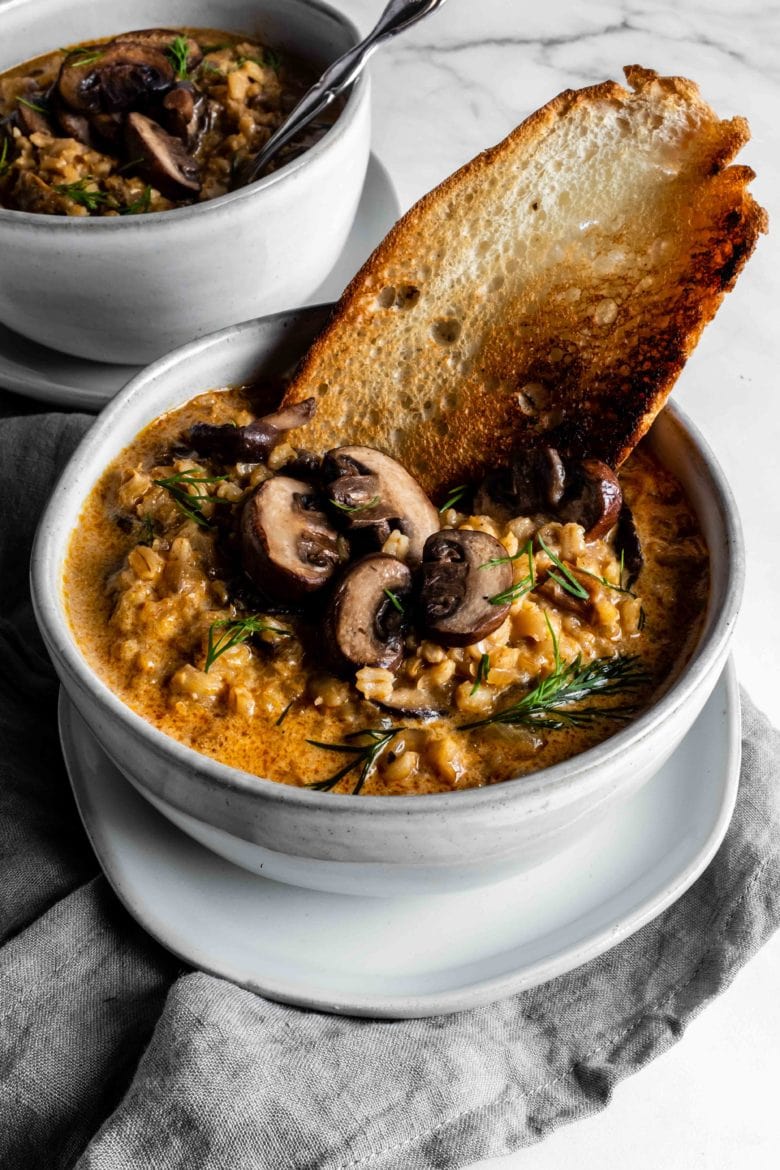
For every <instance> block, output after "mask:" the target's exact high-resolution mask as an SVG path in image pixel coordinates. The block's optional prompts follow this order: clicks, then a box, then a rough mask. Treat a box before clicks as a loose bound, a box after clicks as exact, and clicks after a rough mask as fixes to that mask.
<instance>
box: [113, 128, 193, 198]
mask: <svg viewBox="0 0 780 1170" xmlns="http://www.w3.org/2000/svg"><path fill="white" fill-rule="evenodd" d="M125 148H126V150H127V153H128V158H129V159H130V160H131V161H133V162H134V163H135V166H134V168H133V169H134V170H135V171H137V172H138V174H139V175H142V176H143V177H144V178H146V179H147V181H148V182H150V183H151V184H152V186H153V187H156V188H157V190H158V191H159V192H160V193H161V194H162V195H165V196H166V198H168V199H194V198H195V196H196V195H197V194H198V193H199V192H200V167H199V166H198V164H197V162H196V161H195V159H194V158H193V157H192V155H190V154H188V153H187V151H186V150H185V149H184V147H183V146H182V144H181V142H180V141H179V139H178V138H174V137H173V135H172V134H168V133H167V132H166V131H165V130H163V128H162V126H158V124H157V123H156V122H153V121H152V119H151V118H147V117H146V115H145V114H139V113H138V112H137V111H134V112H133V113H132V114H128V116H127V123H126V125H125Z"/></svg>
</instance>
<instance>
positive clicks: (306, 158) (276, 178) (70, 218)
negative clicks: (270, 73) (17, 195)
mask: <svg viewBox="0 0 780 1170" xmlns="http://www.w3.org/2000/svg"><path fill="white" fill-rule="evenodd" d="M30 3H32V0H10V3H8V4H7V7H5V6H0V28H2V18H3V13H4V7H5V12H10V11H11V10H12V9H14V8H22V7H23V6H24V5H25V4H30ZM296 3H298V4H300V6H301V7H303V8H314V9H317V10H318V11H320V12H321V13H322V14H323V15H325V16H327V17H329V18H330V19H332V20H334V21H335V22H336V23H337V24H340V25H341V26H342V27H343V28H345V29H346V30H347V32H348V33H349V34H350V36H351V37H352V38H353V42H354V44H357V42H358V41H359V40H360V39H361V33H360V30H359V28H358V26H357V25H356V24H355V22H354V21H353V20H351V19H350V18H349V17H348V16H347V15H346V14H345V13H343V12H341V11H339V10H338V9H336V8H334V7H332V5H330V4H328V3H327V2H326V0H296ZM19 64H24V62H23V61H20V62H19ZM9 68H11V69H14V68H16V66H13V65H11V66H9ZM4 72H5V70H0V73H4ZM369 92H370V87H369V76H368V74H367V73H366V71H365V70H364V71H363V72H362V73H361V74H360V76H359V77H358V78H356V80H355V81H353V82H352V84H351V86H350V87H349V90H348V93H347V99H346V101H345V103H344V108H343V109H342V111H341V113H340V114H339V116H338V117H337V118H336V121H335V122H334V123H333V125H332V126H331V127H330V129H329V130H328V131H327V132H326V133H325V134H323V136H322V138H320V139H318V140H317V142H315V143H314V145H313V146H310V147H309V148H308V149H307V150H304V151H303V153H302V154H299V155H298V156H297V157H296V158H294V159H291V160H290V162H288V163H285V165H284V166H283V167H280V168H279V170H278V171H273V172H272V173H271V174H270V175H266V176H265V177H264V178H262V179H256V180H255V181H254V182H253V183H250V184H249V185H248V186H246V187H239V188H238V189H237V190H235V191H226V192H225V194H224V195H218V196H217V197H216V198H215V199H206V200H204V201H203V202H202V203H191V204H188V205H187V206H186V207H171V208H168V209H167V210H165V211H148V212H145V213H144V214H143V215H115V216H114V215H109V216H91V215H50V214H48V213H47V212H38V211H17V210H15V209H14V208H9V207H0V226H5V225H9V226H10V227H11V228H13V226H14V224H16V225H18V227H19V228H23V227H27V228H33V229H36V230H39V231H40V230H44V229H50V230H52V231H69V232H79V231H82V232H83V231H90V232H117V231H129V230H135V231H138V230H139V229H141V228H142V227H143V225H144V224H148V223H150V222H151V223H154V224H159V223H160V222H162V219H161V217H165V220H166V221H167V220H168V219H169V217H170V216H171V215H175V216H176V220H177V222H179V223H181V222H183V221H184V220H185V219H192V218H193V217H194V216H202V215H205V214H207V213H208V212H211V213H212V214H214V213H218V212H219V211H220V210H222V209H223V208H225V207H229V206H232V204H234V203H242V202H245V201H246V200H247V199H251V198H253V197H255V196H257V195H258V194H259V193H260V192H263V191H267V190H268V189H269V188H270V187H275V186H277V185H278V184H279V183H280V182H284V181H286V180H288V179H290V178H291V177H292V176H293V175H295V174H296V173H297V172H299V171H301V170H302V169H303V168H304V167H306V166H308V165H309V164H311V163H312V162H316V161H317V159H319V158H320V157H321V156H322V155H323V154H324V153H325V152H326V151H329V150H330V149H331V148H332V147H333V146H335V145H336V143H337V142H339V141H340V140H341V139H342V138H343V137H344V135H345V134H346V133H347V132H348V130H349V128H350V127H351V125H352V123H353V122H354V121H355V119H356V117H357V115H358V112H359V110H360V108H361V107H362V106H363V104H364V102H365V101H367V100H368V94H369Z"/></svg>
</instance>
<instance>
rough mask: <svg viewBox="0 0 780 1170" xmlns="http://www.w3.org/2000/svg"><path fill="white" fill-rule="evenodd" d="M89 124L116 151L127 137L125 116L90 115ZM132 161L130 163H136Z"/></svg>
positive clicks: (134, 160)
mask: <svg viewBox="0 0 780 1170" xmlns="http://www.w3.org/2000/svg"><path fill="white" fill-rule="evenodd" d="M89 124H90V126H91V127H92V129H93V130H94V131H95V133H96V134H97V135H98V136H99V137H100V138H103V139H105V141H106V142H107V143H109V144H110V145H111V146H112V147H114V148H115V149H119V148H120V147H121V144H122V140H123V138H124V136H125V116H124V114H90V117H89ZM136 161H137V160H136V159H130V162H131V163H132V162H136Z"/></svg>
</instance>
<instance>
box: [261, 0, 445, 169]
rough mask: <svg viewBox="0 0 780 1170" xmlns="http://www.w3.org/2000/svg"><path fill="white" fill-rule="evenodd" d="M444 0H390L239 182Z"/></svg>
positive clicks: (262, 164) (268, 142)
mask: <svg viewBox="0 0 780 1170" xmlns="http://www.w3.org/2000/svg"><path fill="white" fill-rule="evenodd" d="M444 2H445V0H390V3H389V4H388V5H387V7H386V8H385V10H384V12H383V13H382V15H381V16H380V18H379V20H378V21H377V23H376V25H375V26H374V27H373V28H372V30H371V32H370V33H369V34H368V36H367V37H365V38H364V39H363V40H362V41H360V42H359V43H358V44H357V45H355V46H354V48H352V49H350V50H349V51H348V52H346V53H345V54H344V55H343V57H339V58H338V60H337V61H334V62H333V64H332V65H329V66H328V68H327V69H326V70H325V72H324V73H323V75H322V77H321V78H320V79H319V81H317V82H315V83H314V85H313V86H312V87H311V89H310V90H307V92H306V93H305V94H304V95H303V97H302V98H301V100H300V101H299V102H298V104H297V106H296V107H295V109H294V110H293V111H292V113H291V114H290V116H289V118H288V119H287V121H286V122H283V123H282V125H281V126H280V127H279V129H278V130H277V131H276V132H275V133H274V134H272V135H271V137H270V138H269V139H268V141H267V142H266V144H265V146H264V147H263V149H262V150H261V151H259V153H258V154H256V155H255V156H254V158H251V159H248V160H247V161H246V162H245V163H244V164H243V166H242V167H241V168H240V170H239V184H238V185H239V186H245V185H246V184H247V183H251V182H253V180H254V179H256V178H258V177H259V175H260V172H261V171H262V170H263V169H264V168H265V167H267V166H268V164H269V162H270V161H271V159H272V158H273V157H274V156H275V155H276V154H277V153H278V151H280V150H281V149H282V147H283V146H286V145H287V143H288V142H289V141H290V139H291V138H294V137H295V135H296V134H297V133H298V132H299V131H300V130H301V129H302V128H303V127H304V126H305V125H306V124H307V123H308V122H310V121H311V120H312V118H314V117H315V115H316V114H318V113H319V112H320V110H324V109H325V107H326V106H329V105H330V103H331V102H332V101H334V99H335V98H337V97H338V96H339V94H340V93H342V92H343V91H344V90H345V89H346V88H347V86H348V85H351V84H352V82H353V81H354V80H355V78H356V77H357V76H358V75H359V74H360V73H361V72H362V71H363V68H364V66H365V64H366V62H367V61H368V59H369V57H370V56H371V55H372V54H373V53H375V52H376V50H377V49H378V48H379V46H380V45H381V44H382V43H383V42H384V41H386V40H388V39H389V38H390V37H394V36H395V35H396V34H397V33H399V32H403V30H404V29H407V28H410V27H411V26H412V25H413V24H416V23H417V21H418V20H422V18H423V17H424V16H428V15H430V13H431V12H435V11H436V9H437V8H440V7H441V5H442V4H444Z"/></svg>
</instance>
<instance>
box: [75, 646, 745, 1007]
mask: <svg viewBox="0 0 780 1170" xmlns="http://www.w3.org/2000/svg"><path fill="white" fill-rule="evenodd" d="M60 738H61V741H62V748H63V753H64V756H65V763H66V766H67V768H68V772H69V774H70V778H71V783H72V785H73V791H74V793H75V796H76V802H77V804H78V808H79V812H80V814H81V818H82V820H83V822H84V825H85V828H86V830H87V833H88V834H89V837H90V840H91V842H92V845H93V847H94V849H95V852H96V854H97V857H98V860H99V861H100V864H101V865H102V867H103V869H104V870H105V873H106V875H107V877H108V880H109V881H110V883H111V885H112V886H113V888H114V890H115V891H116V893H117V895H118V896H119V898H120V900H121V901H122V902H123V903H124V905H125V906H126V907H127V909H128V910H129V911H130V913H131V914H132V915H133V916H134V917H135V918H136V919H137V920H138V921H139V922H140V923H141V925H142V926H143V927H145V929H146V930H147V931H148V932H149V933H150V934H151V935H152V936H153V937H154V938H156V939H157V940H158V941H159V942H161V943H162V944H163V946H165V947H167V948H168V949H169V950H171V951H173V952H174V953H175V954H177V955H179V956H180V957H181V958H183V959H185V960H186V961H187V962H188V963H191V964H192V965H193V966H195V967H199V968H201V969H202V970H204V971H209V972H211V973H212V974H215V975H220V976H223V977H224V978H226V979H230V980H232V981H233V982H235V983H238V984H241V985H242V986H243V987H247V988H249V989H250V990H252V991H255V992H258V993H260V994H262V995H265V996H267V997H268V998H270V999H276V1000H281V1001H284V1002H287V1003H293V1004H298V1005H300V1006H303V1007H309V1008H317V1009H320V1010H323V1011H329V1012H339V1013H344V1014H352V1015H370V1016H385V1017H394V1016H395V1017H399V1016H429V1015H437V1014H439V1013H442V1012H453V1011H460V1010H463V1009H467V1008H472V1007H476V1006H478V1005H479V1004H483V1003H489V1002H491V1001H492V1000H496V999H501V998H503V997H504V996H507V995H511V994H513V993H515V992H518V991H522V990H524V989H525V988H528V987H533V986H535V985H536V984H538V983H543V982H545V981H546V980H548V979H551V978H553V977H554V976H556V975H560V974H563V973H564V972H566V971H570V970H571V969H572V968H574V967H578V966H580V964H582V963H584V962H586V961H587V960H589V959H592V958H594V957H595V956H597V955H599V954H601V953H602V952H603V951H605V950H608V949H609V948H610V947H612V946H614V945H615V944H616V943H618V942H620V941H621V940H622V939H624V938H626V937H627V936H628V935H629V934H632V933H633V932H634V931H635V930H638V929H639V927H640V926H643V925H644V924H645V923H646V922H648V921H649V920H650V919H651V918H653V917H655V915H657V914H660V912H661V911H662V910H664V909H665V908H666V907H667V906H669V905H670V904H671V903H672V902H673V901H675V899H677V898H678V897H679V896H680V895H681V894H682V893H683V892H684V891H685V890H686V889H687V888H688V886H690V885H691V883H692V882H693V881H694V880H695V879H696V878H697V877H698V875H699V874H700V873H701V872H702V870H703V869H704V867H705V866H706V865H707V863H708V862H709V861H710V860H711V858H712V857H713V855H714V854H715V851H716V850H717V848H718V846H719V844H720V842H721V840H722V839H723V836H724V834H725V832H726V828H727V826H728V823H729V819H730V817H731V813H732V811H733V807H734V801H735V799H736V795H737V786H738V781H739V763H740V711H739V691H738V688H737V683H736V676H735V671H734V666H733V663H732V662H729V664H728V665H727V667H726V669H725V670H724V673H723V675H722V676H721V678H720V680H719V682H718V684H717V686H716V688H715V691H714V693H713V695H712V697H711V698H710V700H709V702H708V703H707V705H706V707H705V708H704V710H703V711H702V713H701V715H700V716H699V718H698V720H697V721H696V723H695V724H694V726H693V728H692V729H691V731H690V732H689V734H688V736H687V737H686V739H685V740H684V742H683V743H682V744H681V746H680V747H679V748H678V749H677V751H676V752H675V753H674V755H673V756H672V758H671V759H670V760H669V762H668V763H667V764H666V765H665V766H664V768H663V769H662V770H661V771H660V772H659V773H658V775H657V776H656V777H655V778H654V779H653V780H651V781H650V783H649V784H647V785H646V787H645V788H644V789H642V790H641V791H640V792H639V793H638V794H637V795H636V796H634V797H633V798H632V799H631V800H630V801H629V802H628V803H626V804H625V805H624V806H623V807H622V808H620V809H618V810H616V811H615V812H614V813H613V814H611V815H610V816H609V818H608V819H607V818H605V820H604V822H603V823H602V824H601V825H600V826H599V828H598V829H597V830H595V831H594V832H592V833H591V834H590V835H589V836H588V837H587V838H586V839H585V840H583V841H581V842H579V843H578V844H577V845H576V846H575V847H573V848H571V849H569V850H568V851H566V852H565V853H564V854H562V855H560V856H559V857H557V858H556V859H555V860H554V861H552V862H548V863H546V864H544V865H543V866H540V867H538V868H537V869H534V870H531V871H530V872H527V873H525V874H523V875H521V876H519V877H517V878H511V879H510V880H508V881H505V882H501V883H500V884H498V885H495V886H490V887H487V888H484V889H481V890H476V891H469V892H468V893H461V894H450V895H445V896H442V895H439V896H431V897H419V898H417V897H414V898H393V899H389V898H388V899H384V898H358V897H350V896H348V895H338V894H322V893H315V892H313V891H311V890H303V889H299V888H297V887H294V886H287V885H281V884H279V883H276V882H272V881H269V880H268V879H266V878H261V877H257V876H255V875H254V874H251V873H248V872H247V871H245V870H242V869H238V868H236V867H235V866H233V865H231V864H230V863H229V862H227V861H224V860H222V859H221V858H219V857H217V856H216V855H215V854H213V853H211V852H210V851H208V850H206V849H204V848H203V847H202V846H201V845H198V844H196V843H195V842H194V841H193V840H192V839H191V838H190V837H187V836H185V835H184V833H182V832H180V831H179V830H178V829H176V828H174V826H173V825H172V824H171V823H170V822H169V821H168V820H166V819H165V817H163V816H161V815H160V814H159V813H158V812H156V811H155V810H154V809H153V808H152V806H151V805H150V804H149V803H148V802H147V801H146V800H144V799H143V797H141V796H140V795H139V794H138V793H137V792H136V791H135V789H133V788H132V787H131V785H130V784H129V783H128V782H127V781H126V780H125V779H124V778H123V777H122V775H121V773H120V772H118V771H117V770H116V768H115V767H114V766H113V764H111V763H110V761H109V760H108V759H107V757H106V756H105V755H104V754H103V752H102V750H101V748H100V747H99V746H98V744H97V742H96V741H95V740H94V738H93V737H92V734H91V732H90V731H89V730H88V728H87V726H86V724H85V723H84V722H83V720H82V719H81V716H80V715H78V713H77V712H76V710H75V708H74V707H73V706H72V704H71V702H70V700H69V699H68V698H67V697H66V696H65V694H64V692H61V695H60ZM335 799H337V798H335ZM420 799H421V800H424V799H425V798H424V797H421V798H420Z"/></svg>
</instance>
